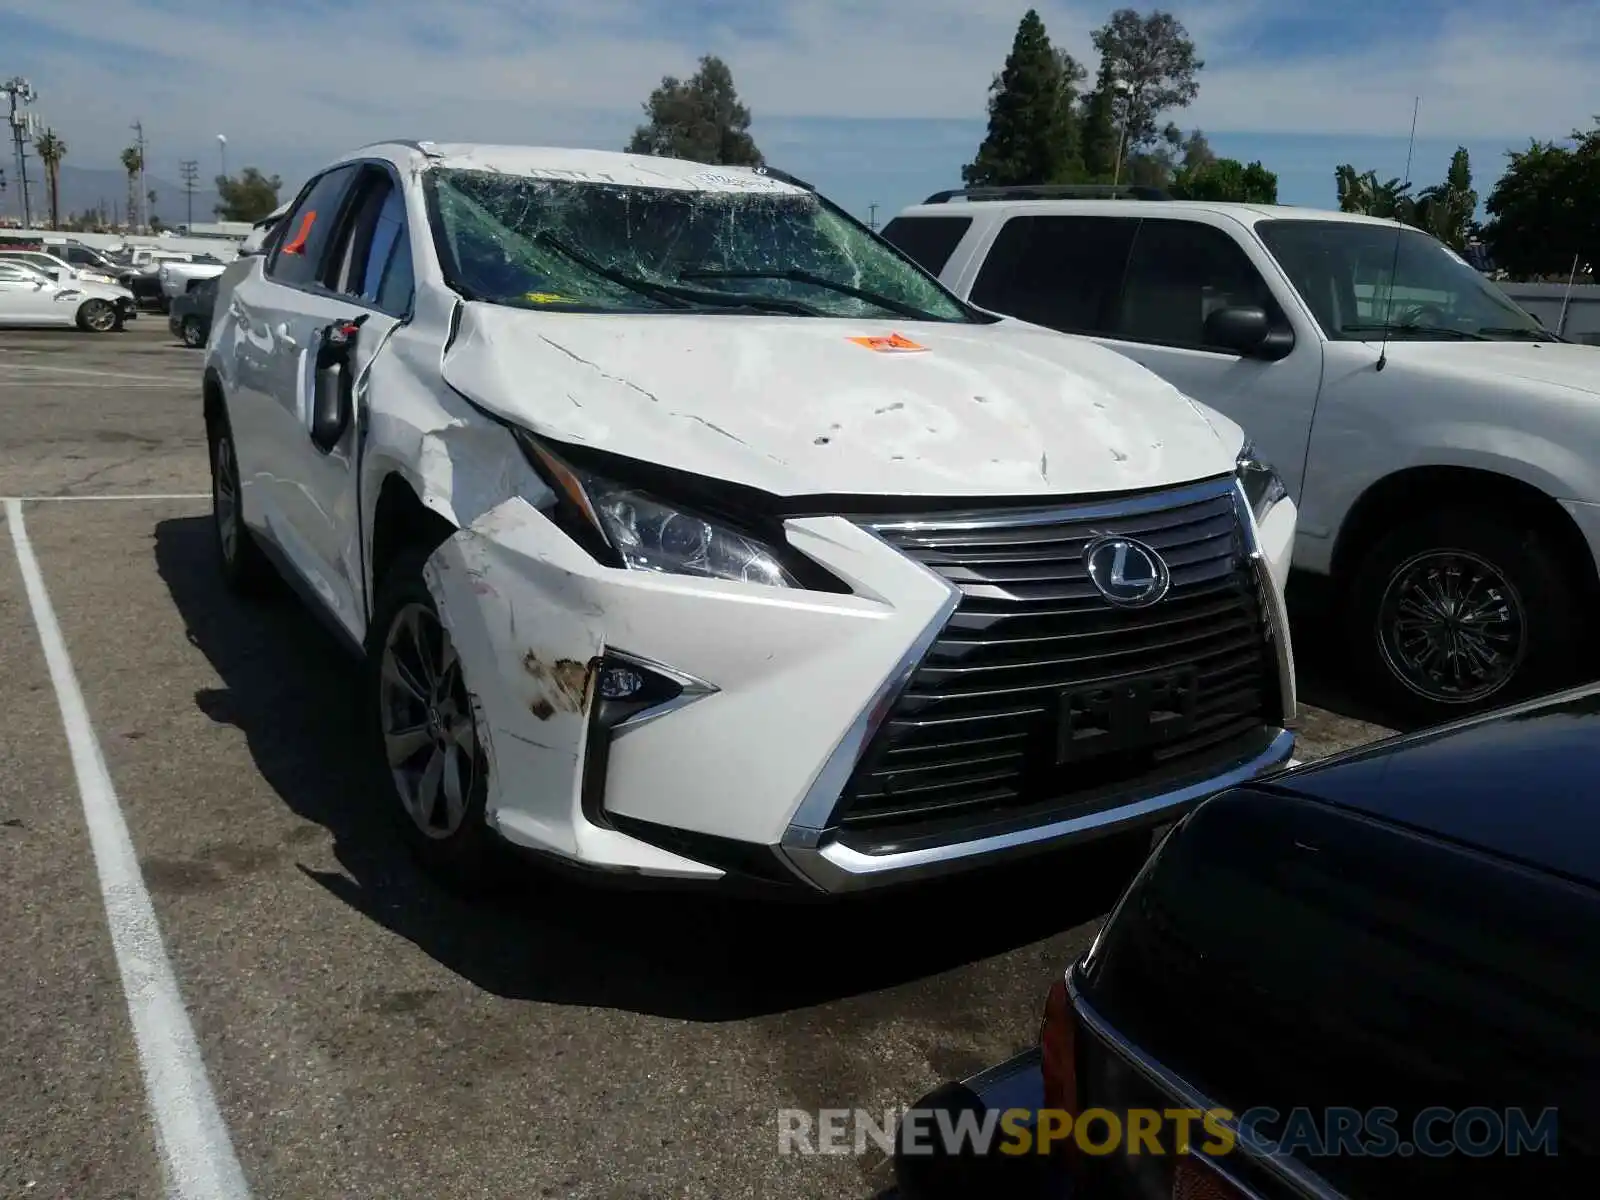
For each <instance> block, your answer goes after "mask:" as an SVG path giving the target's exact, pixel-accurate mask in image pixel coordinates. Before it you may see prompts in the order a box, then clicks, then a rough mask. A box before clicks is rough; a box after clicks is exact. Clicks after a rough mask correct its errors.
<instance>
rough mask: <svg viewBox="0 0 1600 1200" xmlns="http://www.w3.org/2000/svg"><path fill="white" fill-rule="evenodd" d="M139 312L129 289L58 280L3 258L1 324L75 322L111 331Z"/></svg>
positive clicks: (0, 271)
mask: <svg viewBox="0 0 1600 1200" xmlns="http://www.w3.org/2000/svg"><path fill="white" fill-rule="evenodd" d="M135 314H136V310H135V307H134V303H133V294H132V293H131V292H129V291H128V289H127V288H123V287H117V286H115V285H112V284H104V283H90V282H87V281H84V280H76V279H67V280H65V281H63V280H58V279H56V278H54V277H53V276H51V275H48V274H46V273H45V272H44V271H42V270H40V269H39V268H38V267H35V266H33V265H32V264H31V263H27V262H18V261H14V260H11V259H8V258H0V325H7V326H51V325H67V326H71V325H76V326H77V327H78V328H79V329H82V330H84V331H85V332H88V333H111V332H113V331H115V330H119V329H121V328H122V326H123V323H124V322H125V321H129V320H132V319H133V317H134V316H135Z"/></svg>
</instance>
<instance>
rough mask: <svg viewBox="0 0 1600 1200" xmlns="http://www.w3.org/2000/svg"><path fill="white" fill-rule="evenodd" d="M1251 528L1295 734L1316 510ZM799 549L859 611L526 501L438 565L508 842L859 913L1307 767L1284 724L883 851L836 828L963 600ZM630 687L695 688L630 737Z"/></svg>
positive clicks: (808, 544)
mask: <svg viewBox="0 0 1600 1200" xmlns="http://www.w3.org/2000/svg"><path fill="white" fill-rule="evenodd" d="M1223 490H1224V491H1226V487H1225V486H1224V488H1223ZM1211 495H1212V498H1214V499H1215V498H1218V497H1219V496H1220V495H1221V493H1217V492H1216V489H1215V488H1212V491H1211ZM1245 511H1246V513H1247V512H1248V510H1245ZM1244 526H1245V527H1246V528H1245V533H1246V537H1245V541H1246V547H1245V548H1246V550H1247V559H1248V570H1249V571H1250V572H1251V573H1252V574H1253V577H1254V579H1255V580H1256V583H1257V584H1258V586H1259V591H1260V594H1261V608H1262V611H1263V619H1264V621H1265V623H1266V626H1267V629H1268V630H1269V631H1270V639H1269V643H1270V645H1269V653H1271V654H1273V655H1275V657H1276V662H1277V668H1278V669H1277V672H1276V681H1277V683H1278V687H1279V697H1278V700H1279V709H1280V711H1281V712H1282V713H1283V714H1284V722H1283V723H1284V724H1285V725H1287V724H1288V723H1289V721H1290V720H1292V716H1293V713H1294V707H1295V699H1294V683H1293V657H1292V651H1291V650H1290V647H1289V638H1288V627H1287V623H1286V619H1285V616H1284V610H1283V583H1284V579H1285V577H1286V573H1287V564H1288V555H1289V548H1290V545H1291V544H1292V541H1293V528H1294V513H1293V507H1292V505H1290V504H1288V502H1284V503H1283V504H1281V505H1280V506H1279V507H1278V509H1276V510H1274V512H1273V513H1272V514H1270V515H1269V517H1268V520H1267V521H1266V522H1264V523H1263V525H1262V527H1261V528H1260V529H1258V528H1257V527H1256V524H1255V522H1254V521H1253V520H1249V519H1246V520H1245V521H1244ZM787 530H788V534H789V540H790V542H791V544H792V545H793V546H794V547H795V548H796V549H798V550H799V551H800V552H802V553H804V554H806V555H808V556H809V557H811V558H812V559H814V560H815V561H816V562H818V563H820V564H821V565H822V566H823V567H825V568H827V569H828V570H829V571H830V572H832V573H833V574H834V575H835V576H837V577H838V578H839V579H840V580H841V581H843V582H844V583H846V584H847V585H849V587H850V588H851V591H852V593H853V594H835V593H824V592H811V591H799V590H795V591H788V590H782V589H758V588H751V587H747V586H743V585H736V584H732V583H726V582H723V581H719V580H704V579H694V578H688V577H683V576H671V575H657V574H651V573H646V572H634V571H623V570H616V569H611V568H607V567H604V566H601V565H600V564H598V563H596V562H595V561H594V560H593V559H592V558H591V557H590V556H589V555H588V554H587V553H585V552H584V551H583V550H582V549H581V548H579V547H578V546H577V545H576V544H575V543H574V542H572V541H571V539H570V538H568V537H567V536H566V535H565V534H564V533H562V532H560V530H559V529H557V528H556V526H555V525H554V524H553V523H552V522H551V521H550V520H548V519H547V518H546V517H545V516H544V515H543V514H542V513H541V512H540V511H539V510H538V509H536V508H535V507H534V506H533V505H532V504H530V503H529V502H528V501H527V500H525V499H522V498H520V497H518V498H514V499H512V500H509V501H505V502H503V503H502V504H500V505H499V506H498V507H496V508H493V509H491V510H490V511H489V512H488V513H486V514H485V516H483V517H482V518H480V519H479V520H478V521H476V522H474V523H473V524H472V525H471V526H470V527H469V528H468V529H466V530H463V531H461V532H460V533H458V534H457V535H455V536H454V537H452V538H451V539H449V540H448V541H447V542H446V543H445V544H444V545H443V546H441V547H440V549H439V550H438V551H436V553H435V555H434V556H433V559H432V560H430V565H429V572H428V581H429V586H430V587H431V588H432V589H433V591H434V594H435V597H436V599H437V601H438V603H439V607H440V610H441V613H442V615H443V617H444V619H445V621H446V623H447V625H448V626H449V627H450V628H451V632H452V636H453V638H454V640H455V642H456V645H457V647H458V649H459V651H460V653H461V656H462V661H463V666H464V668H465V670H466V674H467V679H468V685H469V688H471V690H472V691H473V693H474V702H475V704H476V706H477V709H478V712H477V715H478V724H479V728H480V731H481V732H482V734H483V736H484V738H485V741H486V743H487V748H488V751H489V754H490V757H491V781H490V795H489V802H488V810H487V811H488V820H489V822H490V824H491V826H492V827H493V828H495V829H496V830H497V831H498V832H499V833H500V834H501V835H502V836H503V837H504V838H506V839H507V840H508V841H509V842H511V843H513V844H514V845H518V846H521V847H524V848H527V849H529V850H533V851H537V852H543V853H546V854H550V855H553V856H555V857H557V858H560V859H563V860H567V861H568V862H572V863H576V864H579V865H582V866H587V867H591V868H595V869H599V870H603V871H612V872H622V873H627V874H643V875H648V876H659V877H670V878H679V879H697V880H706V881H715V880H721V879H725V878H727V877H728V876H754V877H756V878H759V879H762V880H764V881H767V882H774V883H778V882H781V883H784V884H787V885H790V886H793V885H796V884H798V885H801V886H803V887H804V888H805V889H807V890H810V891H812V892H817V893H825V894H836V893H846V892H853V891H859V890H864V889H870V888H876V887H879V886H883V885H888V884H893V883H899V882H905V881H912V880H920V879H925V878H928V877H932V876H937V875H943V874H948V873H951V872H956V871H961V870H965V869H968V868H975V867H979V866H984V865H988V864H990V863H994V862H997V861H1003V860H1005V859H1007V858H1009V857H1012V856H1017V855H1023V854H1029V853H1034V852H1039V851H1043V850H1048V849H1053V848H1057V847H1061V846H1064V845H1067V844H1071V843H1075V842H1085V841H1090V840H1094V839H1098V838H1101V837H1104V836H1107V835H1112V834H1116V833H1120V832H1128V831H1135V830H1138V829H1141V828H1147V827H1154V826H1157V825H1159V824H1162V823H1164V822H1166V821H1170V820H1171V819H1173V818H1174V817H1175V816H1178V815H1181V813H1182V812H1183V811H1185V810H1186V809H1187V808H1188V807H1190V806H1191V805H1192V804H1194V803H1196V802H1198V801H1199V800H1200V799H1202V798H1203V797H1204V796H1206V795H1209V794H1210V793H1212V792H1214V791H1217V790H1219V789H1221V788H1224V787H1228V786H1232V785H1234V784H1237V783H1239V782H1242V781H1244V780H1247V779H1250V778H1252V777H1254V776H1256V775H1259V774H1262V773H1264V772H1266V771H1269V770H1272V769H1274V768H1276V767H1278V766H1281V765H1282V764H1283V763H1285V762H1286V761H1287V760H1288V759H1289V757H1290V755H1291V753H1292V750H1293V744H1294V738H1293V734H1292V733H1290V732H1288V731H1287V729H1285V728H1275V727H1270V726H1268V727H1263V728H1261V729H1260V730H1259V737H1256V738H1254V739H1253V740H1252V741H1251V743H1250V745H1249V746H1248V747H1247V749H1246V752H1244V753H1240V754H1235V755H1233V756H1232V757H1230V758H1228V759H1227V760H1226V761H1219V762H1210V763H1208V764H1207V765H1206V767H1205V769H1204V770H1203V771H1201V772H1199V773H1198V774H1196V773H1193V772H1191V773H1190V775H1188V776H1185V775H1182V774H1181V773H1180V774H1178V775H1176V776H1173V777H1170V778H1165V779H1163V781H1162V784H1161V786H1159V787H1150V788H1147V789H1144V790H1139V791H1137V792H1135V793H1131V794H1125V795H1118V796H1116V797H1115V798H1114V800H1113V801H1111V802H1108V803H1106V804H1103V805H1101V806H1099V807H1090V808H1089V809H1088V810H1085V808H1084V806H1082V805H1078V806H1073V805H1071V804H1061V805H1056V806H1055V808H1054V809H1053V810H1052V811H1051V812H1049V813H1045V814H1044V815H1043V816H1042V817H1040V818H1038V819H1030V822H1029V823H1025V824H1022V825H1021V826H1020V827H1014V828H1008V829H1006V830H1004V831H1002V832H993V833H988V834H986V835H984V836H974V835H973V834H972V832H970V831H966V832H963V831H961V830H956V831H954V832H952V833H950V834H949V836H944V837H935V838H932V839H931V840H930V839H929V838H927V837H923V838H921V839H919V840H917V841H916V843H915V844H906V845H902V846H893V845H890V846H884V845H877V846H873V847H870V848H866V849H863V848H862V847H861V845H860V843H859V842H852V841H851V840H850V839H849V838H847V837H843V836H841V834H840V831H839V829H838V827H837V823H836V820H835V818H836V815H837V812H838V809H839V805H840V799H841V795H842V794H843V793H844V791H845V789H846V787H847V784H848V783H849V782H850V780H851V779H852V776H853V773H854V772H855V771H856V769H857V766H858V763H859V762H860V761H861V759H862V757H863V755H864V754H866V753H868V751H869V747H870V746H871V745H872V744H873V739H874V736H875V734H876V733H877V732H878V729H879V727H880V726H881V725H882V724H883V722H884V721H885V719H886V718H887V717H888V716H889V715H890V713H891V710H892V709H893V707H894V705H895V703H896V701H897V700H898V699H899V697H900V695H901V693H902V691H903V690H904V689H905V688H906V687H907V685H908V683H909V682H910V680H911V677H912V675H913V673H914V672H915V671H916V670H917V668H918V666H919V664H920V663H921V662H922V660H923V658H924V656H925V655H926V654H927V653H928V651H929V648H930V647H931V646H932V645H933V644H934V642H935V640H936V639H937V638H938V637H939V635H940V634H941V632H942V631H943V630H944V629H945V628H946V625H947V623H948V622H949V621H950V620H951V617H952V614H953V613H955V611H956V609H957V607H958V605H959V603H960V602H961V599H962V592H961V590H960V589H959V588H957V587H956V586H954V585H953V584H952V583H951V582H950V581H949V580H948V579H947V578H946V577H945V576H943V575H941V574H939V573H937V572H936V571H934V570H932V569H930V568H929V567H927V566H925V565H923V564H922V563H921V562H919V561H917V560H916V559H914V558H913V557H911V556H909V555H907V554H905V553H902V552H900V551H897V550H896V549H894V548H892V547H890V546H888V545H886V544H885V542H884V541H883V540H882V539H881V538H879V537H877V536H875V535H874V534H873V533H871V532H870V531H868V530H867V529H865V528H863V527H862V526H861V525H859V524H857V523H855V522H853V521H851V520H848V519H846V518H844V517H812V518H799V519H791V520H790V521H788V522H787ZM612 667H627V668H628V669H632V670H638V671H642V672H644V673H645V674H646V675H648V676H649V677H650V678H652V679H664V680H666V681H668V683H670V685H671V686H672V687H674V688H675V689H676V690H675V691H674V692H673V693H672V696H671V699H670V701H669V702H666V703H663V704H662V705H660V706H659V708H657V709H654V710H650V711H647V712H644V713H640V714H635V715H634V716H632V717H631V718H630V719H629V720H627V721H625V722H623V723H621V724H617V725H615V726H614V727H611V726H608V724H607V720H606V718H605V715H604V714H605V711H606V705H605V704H604V702H603V701H602V698H601V697H600V695H599V689H600V684H601V680H602V678H604V677H607V676H606V672H607V671H608V670H609V669H610V668H612Z"/></svg>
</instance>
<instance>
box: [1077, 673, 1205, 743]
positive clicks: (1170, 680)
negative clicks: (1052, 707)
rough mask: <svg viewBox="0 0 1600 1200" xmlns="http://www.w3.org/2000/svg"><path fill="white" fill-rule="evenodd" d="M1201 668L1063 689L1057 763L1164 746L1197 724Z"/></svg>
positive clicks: (1132, 676)
mask: <svg viewBox="0 0 1600 1200" xmlns="http://www.w3.org/2000/svg"><path fill="white" fill-rule="evenodd" d="M1196 688H1197V672H1196V671H1195V669H1194V668H1193V667H1179V668H1174V669H1173V670H1170V671H1157V672H1151V673H1148V674H1144V675H1128V676H1124V677H1122V678H1120V679H1105V680H1101V681H1099V682H1098V683H1092V684H1087V685H1085V686H1083V687H1077V688H1069V689H1067V690H1065V691H1063V692H1062V693H1061V699H1060V709H1059V715H1058V718H1057V723H1056V764H1057V765H1058V766H1064V765H1067V764H1069V763H1080V762H1084V761H1086V760H1089V759H1097V758H1100V757H1102V756H1104V755H1107V754H1118V753H1125V752H1127V751H1130V750H1143V749H1148V748H1151V747H1155V746H1159V745H1160V744H1161V743H1163V742H1167V741H1170V740H1172V739H1173V738H1177V737H1182V736H1183V735H1184V734H1185V733H1187V732H1188V731H1189V730H1190V729H1192V728H1193V727H1194V714H1195V692H1196Z"/></svg>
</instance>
